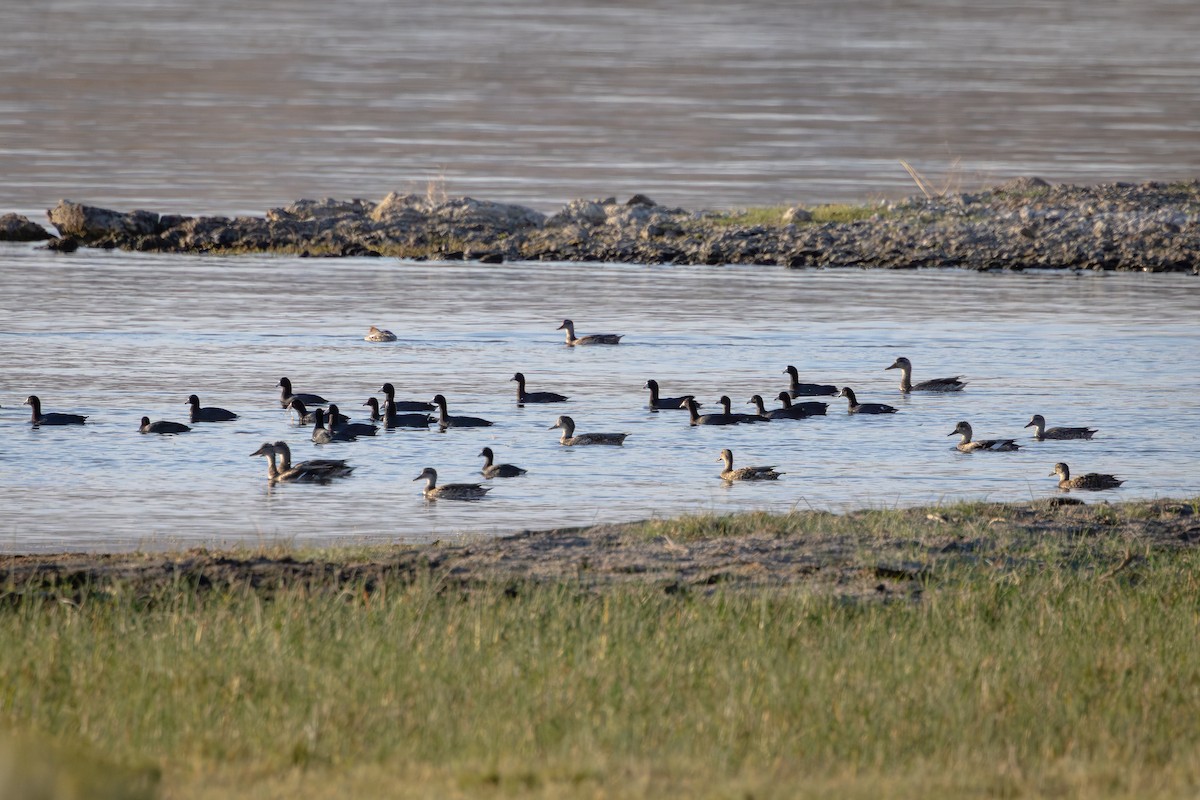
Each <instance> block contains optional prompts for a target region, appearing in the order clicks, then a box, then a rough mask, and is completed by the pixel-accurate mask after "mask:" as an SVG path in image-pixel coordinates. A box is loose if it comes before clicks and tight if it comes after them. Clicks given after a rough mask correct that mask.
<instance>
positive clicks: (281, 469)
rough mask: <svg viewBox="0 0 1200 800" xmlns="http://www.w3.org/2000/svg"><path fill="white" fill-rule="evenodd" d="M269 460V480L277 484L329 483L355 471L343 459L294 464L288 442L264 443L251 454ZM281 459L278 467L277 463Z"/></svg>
mask: <svg viewBox="0 0 1200 800" xmlns="http://www.w3.org/2000/svg"><path fill="white" fill-rule="evenodd" d="M250 455H251V457H254V456H264V457H265V458H266V459H267V478H268V479H269V480H271V481H272V482H276V483H327V482H329V481H331V480H333V479H334V478H341V477H345V476H346V475H349V474H350V473H351V472H353V471H354V467H351V466H349V465H348V464H347V463H346V462H345V461H343V460H342V459H333V458H315V459H312V460H309V461H302V462H300V463H299V464H295V465H293V464H292V451H291V448H289V447H288V445H287V442H274V443H272V442H264V443H263V445H262V447H260V448H258V449H257V450H255V451H254V452H253V453H251V454H250ZM276 456H278V457H279V459H280V463H279V464H278V466H277V465H276V463H275V458H276Z"/></svg>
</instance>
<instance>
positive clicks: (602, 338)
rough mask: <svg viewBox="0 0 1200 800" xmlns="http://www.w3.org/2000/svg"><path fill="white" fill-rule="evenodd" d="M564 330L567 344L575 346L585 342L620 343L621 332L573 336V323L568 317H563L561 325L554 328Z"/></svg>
mask: <svg viewBox="0 0 1200 800" xmlns="http://www.w3.org/2000/svg"><path fill="white" fill-rule="evenodd" d="M564 329H565V330H566V332H567V334H566V336H567V345H568V346H569V347H575V346H576V345H585V344H620V343H621V337H622V336H624V335H625V334H623V333H592V334H589V335H587V336H579V337H576V336H575V323H574V322H572V321H571V320H569V319H564V320H563V321H562V325H559V326H558V328H556V330H560V331H561V330H564Z"/></svg>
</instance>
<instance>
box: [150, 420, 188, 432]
mask: <svg viewBox="0 0 1200 800" xmlns="http://www.w3.org/2000/svg"><path fill="white" fill-rule="evenodd" d="M138 430H139V431H141V432H142V433H161V434H173V433H187V432H188V431H190V430H191V428H189V427H188V426H187V425H184V424H183V423H182V422H172V421H171V420H169V419H160V420H158V421H157V422H151V421H150V418H149V417H142V424H141V426H140V427H139V428H138Z"/></svg>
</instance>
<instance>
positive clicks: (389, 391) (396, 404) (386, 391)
mask: <svg viewBox="0 0 1200 800" xmlns="http://www.w3.org/2000/svg"><path fill="white" fill-rule="evenodd" d="M379 391H380V393H382V394H383V396H384V397H385V398H387V399H388V400H390V401H391V402H392V407H393V408H395V409H396V410H397V411H433V409H434V405H433V403H426V402H425V401H424V400H397V399H396V387H395V386H392V385H391V384H390V383H385V384H384V385H383V386H380V387H379Z"/></svg>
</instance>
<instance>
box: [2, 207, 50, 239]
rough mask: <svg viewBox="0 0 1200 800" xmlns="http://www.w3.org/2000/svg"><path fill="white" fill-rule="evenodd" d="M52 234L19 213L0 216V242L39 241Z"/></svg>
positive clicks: (48, 237)
mask: <svg viewBox="0 0 1200 800" xmlns="http://www.w3.org/2000/svg"><path fill="white" fill-rule="evenodd" d="M53 238H54V234H52V233H50V231H48V230H46V229H45V228H43V227H42V226H41V225H38V224H37V223H36V222H33V221H31V220H30V219H29V218H28V217H24V216H22V215H20V214H4V215H3V216H0V242H40V241H43V240H45V239H53Z"/></svg>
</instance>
